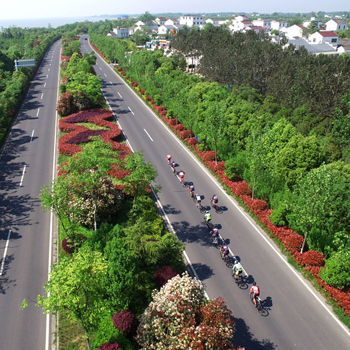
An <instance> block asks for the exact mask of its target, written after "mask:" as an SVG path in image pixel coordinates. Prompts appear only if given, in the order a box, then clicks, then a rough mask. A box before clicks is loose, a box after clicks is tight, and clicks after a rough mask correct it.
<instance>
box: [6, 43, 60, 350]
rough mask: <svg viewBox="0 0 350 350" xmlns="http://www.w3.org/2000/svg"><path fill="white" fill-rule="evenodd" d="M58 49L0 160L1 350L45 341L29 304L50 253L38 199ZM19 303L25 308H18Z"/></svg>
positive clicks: (42, 319)
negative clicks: (2, 265) (2, 267)
mask: <svg viewBox="0 0 350 350" xmlns="http://www.w3.org/2000/svg"><path fill="white" fill-rule="evenodd" d="M60 45H61V44H60V41H58V42H56V43H54V44H53V45H52V46H51V48H50V49H49V50H48V52H47V53H46V55H45V57H44V59H43V61H42V63H41V65H40V67H39V69H38V72H37V74H36V76H35V78H34V80H33V82H32V84H31V86H30V89H29V91H28V94H27V96H26V99H25V100H24V102H23V106H22V108H21V110H20V112H19V114H18V117H17V119H16V120H15V122H14V123H13V126H12V128H11V131H10V134H9V136H8V138H7V140H6V142H5V144H4V146H3V148H2V153H1V157H0V212H1V219H0V257H1V258H2V261H1V263H3V264H4V269H3V273H2V275H1V276H0V310H1V316H0V329H1V345H0V348H1V349H24V348H25V349H30V350H31V349H33V350H37V349H48V348H46V346H47V345H48V344H49V343H50V339H49V338H47V340H46V335H47V334H46V329H47V324H46V321H47V317H46V316H45V315H44V314H43V312H42V310H41V309H39V308H38V307H36V306H35V304H36V300H37V296H38V294H43V293H44V292H45V291H44V288H43V286H44V284H45V283H46V281H47V278H48V265H49V256H50V249H51V246H50V235H49V233H50V213H43V212H42V210H41V204H40V200H39V198H38V196H39V193H40V190H41V187H42V186H43V185H45V184H49V183H50V182H51V179H52V171H53V154H54V148H55V122H56V101H57V91H58V69H59V60H60V54H59V52H60ZM55 50H56V51H55ZM54 51H55V53H54ZM51 62H52V64H53V65H52V66H51V67H52V69H51V72H50V76H49V77H48V74H47V72H48V69H49V68H48V67H49V65H50V63H51ZM23 169H24V170H23ZM9 230H11V236H10V239H9V241H8V249H7V251H6V254H5V249H6V244H7V237H8V232H9ZM4 255H5V259H3V256H4ZM24 299H26V300H27V302H28V307H27V308H26V309H25V310H20V306H21V303H22V301H23V300H24Z"/></svg>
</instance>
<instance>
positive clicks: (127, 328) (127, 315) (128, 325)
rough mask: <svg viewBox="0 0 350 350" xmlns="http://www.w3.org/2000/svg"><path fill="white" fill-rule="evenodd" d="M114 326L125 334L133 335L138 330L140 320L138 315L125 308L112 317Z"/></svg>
mask: <svg viewBox="0 0 350 350" xmlns="http://www.w3.org/2000/svg"><path fill="white" fill-rule="evenodd" d="M112 321H113V326H114V327H115V328H117V329H119V330H120V331H122V332H123V333H124V334H125V335H131V334H134V333H135V332H136V329H137V326H138V321H137V318H136V316H135V315H134V314H133V313H132V312H131V311H129V310H123V311H119V312H117V313H115V314H114V315H113V317H112Z"/></svg>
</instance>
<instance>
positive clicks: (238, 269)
mask: <svg viewBox="0 0 350 350" xmlns="http://www.w3.org/2000/svg"><path fill="white" fill-rule="evenodd" d="M232 270H233V273H234V275H235V280H237V278H238V276H240V275H241V274H242V273H243V268H242V265H241V263H240V262H239V261H237V260H236V262H235V264H234V265H233V268H232Z"/></svg>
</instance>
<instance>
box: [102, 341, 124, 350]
mask: <svg viewBox="0 0 350 350" xmlns="http://www.w3.org/2000/svg"><path fill="white" fill-rule="evenodd" d="M97 350H122V348H121V347H120V345H119V344H118V343H113V342H112V343H111V342H108V343H104V344H102V345H101V346H99V347H98V348H97Z"/></svg>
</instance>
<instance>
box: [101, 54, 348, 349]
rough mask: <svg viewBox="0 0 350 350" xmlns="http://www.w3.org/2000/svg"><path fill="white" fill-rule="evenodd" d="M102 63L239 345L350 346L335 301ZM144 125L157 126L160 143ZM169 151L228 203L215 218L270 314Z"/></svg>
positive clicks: (130, 132)
mask: <svg viewBox="0 0 350 350" xmlns="http://www.w3.org/2000/svg"><path fill="white" fill-rule="evenodd" d="M98 63H99V67H102V68H103V69H102V71H101V73H100V77H101V78H102V79H103V81H104V82H105V85H104V88H103V90H104V92H105V96H106V98H107V99H108V101H109V104H110V105H111V107H112V109H113V111H114V113H115V114H116V116H117V118H118V121H119V122H120V124H121V126H122V128H123V130H124V132H125V134H126V137H127V139H128V140H129V141H130V142H131V145H132V147H133V148H134V150H143V152H144V156H145V159H146V160H147V161H150V162H151V163H152V164H154V165H155V167H156V168H157V170H158V177H157V184H160V185H161V186H162V192H161V193H160V194H159V198H160V200H161V202H162V204H163V207H164V210H165V212H166V213H167V215H168V217H169V219H170V221H171V222H172V225H173V227H174V229H175V231H176V233H177V234H178V236H179V237H180V239H181V240H182V241H183V242H184V243H185V246H186V252H187V254H188V256H189V258H190V260H191V262H192V263H193V266H194V267H195V269H196V271H197V274H198V275H199V277H200V279H201V280H202V281H203V282H204V284H205V286H206V290H207V292H208V294H209V296H210V297H211V298H215V297H217V296H219V295H221V296H223V298H224V299H225V300H227V301H228V305H229V307H230V308H231V309H232V310H233V311H234V316H235V319H236V329H237V332H236V333H235V339H236V341H237V344H239V345H242V346H246V347H247V349H248V348H249V349H274V348H280V349H294V348H295V349H314V348H316V349H329V348H332V349H347V348H349V340H350V338H349V333H348V331H346V330H344V328H343V327H342V326H341V325H340V324H339V323H338V322H337V321H336V320H335V318H334V315H333V314H332V313H329V312H328V311H327V310H329V307H328V306H327V305H326V304H325V303H324V300H323V298H322V297H321V296H320V295H319V294H318V293H317V292H315V291H313V289H312V287H311V286H310V284H309V283H308V282H307V281H304V280H303V279H302V278H301V277H300V275H299V274H298V273H297V272H295V271H294V270H293V269H292V268H291V267H290V265H289V264H288V263H287V262H286V259H285V257H283V256H282V255H281V254H280V253H279V251H278V248H276V247H275V245H274V244H273V242H272V241H271V240H270V239H269V238H268V236H267V235H266V234H265V233H264V232H263V231H262V230H261V229H260V228H259V227H258V226H257V225H256V224H255V223H254V222H253V221H252V220H251V219H250V217H249V216H248V215H247V214H245V213H244V211H243V210H241V209H239V208H238V206H237V203H235V201H234V200H233V199H232V198H229V196H227V195H226V194H225V193H224V191H223V190H222V189H221V188H220V186H219V185H218V184H217V181H216V180H215V179H214V178H212V177H211V176H210V175H209V173H208V171H207V170H206V169H205V168H204V167H203V166H202V165H201V164H199V163H198V161H197V160H196V158H195V157H194V156H193V155H191V153H190V152H188V151H187V150H186V149H185V148H184V147H183V146H182V145H181V144H180V143H179V142H178V140H177V139H176V138H175V137H174V136H173V134H172V133H171V132H169V131H168V130H167V127H166V126H165V125H164V123H163V122H162V121H160V119H159V118H158V117H155V116H154V114H153V112H152V110H151V109H150V108H148V107H146V106H145V105H144V103H143V102H142V100H141V99H140V98H139V97H138V96H136V95H135V94H134V93H133V92H132V91H131V90H130V88H129V87H128V86H127V85H126V84H125V83H124V82H123V81H122V80H121V79H120V78H119V77H118V76H117V75H116V74H115V73H114V72H112V71H111V67H110V66H108V65H107V64H106V63H105V62H104V61H103V60H102V59H100V58H98ZM98 73H99V72H98ZM104 74H106V75H107V77H108V80H107V79H105V78H104ZM109 81H112V82H113V85H110V84H108V82H109ZM118 96H119V97H118ZM121 96H123V97H121ZM129 107H130V108H131V109H132V111H133V112H134V115H133V114H132V113H131V111H130V110H129ZM144 130H147V131H148V132H150V133H151V135H152V138H153V140H154V142H152V141H151V140H150V139H149V137H148V136H147V134H146V133H145V131H144ZM167 153H170V154H172V156H173V159H174V160H175V161H176V162H177V163H179V167H178V168H177V170H178V171H179V170H183V171H185V181H193V182H194V184H195V186H196V192H198V193H200V194H201V195H203V196H204V197H205V198H204V200H203V201H202V202H203V204H204V205H207V206H208V205H209V198H210V197H211V196H212V194H213V193H214V192H215V193H216V194H217V195H218V196H219V204H220V205H221V206H224V207H226V208H227V210H225V211H224V212H223V213H222V214H221V215H219V214H215V213H214V214H212V216H213V222H214V223H219V224H220V225H221V229H220V232H221V234H222V235H223V236H224V237H225V238H226V239H228V240H229V244H230V247H231V249H232V250H233V251H234V252H235V254H236V255H238V257H239V258H240V260H241V262H242V264H243V266H244V268H245V269H246V271H247V272H248V274H249V275H250V282H252V281H253V279H255V280H256V281H257V283H258V284H259V286H260V288H261V295H262V299H265V305H267V306H268V308H269V309H270V310H269V316H268V317H266V318H262V317H260V316H259V315H258V314H257V311H256V310H255V309H254V308H253V306H252V304H251V303H250V300H249V296H248V291H242V290H239V289H238V287H237V286H236V285H235V284H234V283H233V281H232V280H231V275H230V270H229V269H227V268H226V267H225V264H224V263H223V262H222V261H221V259H220V257H219V253H218V251H217V250H216V249H215V248H214V247H212V246H211V243H210V240H209V235H208V232H207V230H206V228H205V227H204V224H203V214H200V213H199V211H198V209H197V208H196V207H195V204H194V203H193V202H192V200H191V199H190V198H189V195H188V191H187V189H186V188H183V187H182V186H181V185H180V183H179V181H178V179H177V178H176V177H175V176H174V175H173V174H172V173H171V171H170V169H169V167H168V165H167V164H166V159H165V156H166V154H167ZM320 301H321V302H320Z"/></svg>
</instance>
